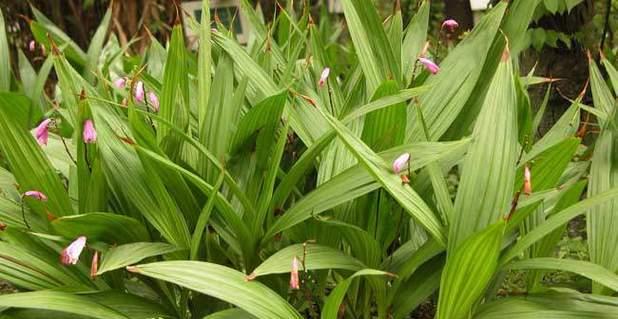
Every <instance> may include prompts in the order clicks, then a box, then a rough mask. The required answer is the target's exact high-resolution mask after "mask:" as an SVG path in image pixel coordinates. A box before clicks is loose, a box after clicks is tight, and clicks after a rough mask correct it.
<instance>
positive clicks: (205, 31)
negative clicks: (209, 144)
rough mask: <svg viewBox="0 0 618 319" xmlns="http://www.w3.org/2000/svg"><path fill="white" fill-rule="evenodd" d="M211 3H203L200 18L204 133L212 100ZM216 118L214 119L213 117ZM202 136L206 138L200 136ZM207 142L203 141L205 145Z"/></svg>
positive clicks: (199, 73)
mask: <svg viewBox="0 0 618 319" xmlns="http://www.w3.org/2000/svg"><path fill="white" fill-rule="evenodd" d="M210 28H211V21H210V1H208V0H203V1H202V16H201V17H200V48H199V52H198V56H197V82H198V84H197V85H198V88H197V99H198V103H199V104H198V127H199V131H200V132H203V131H204V130H206V129H207V127H206V126H205V124H206V117H207V116H208V113H209V112H208V104H209V103H208V99H209V98H210V85H211V70H210V69H211V65H212V56H211V43H210V38H211V36H210V32H211V31H210ZM213 118H214V117H213ZM200 136H206V135H203V134H200ZM205 141H206V140H202V143H204V144H205Z"/></svg>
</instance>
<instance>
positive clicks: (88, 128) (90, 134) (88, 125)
mask: <svg viewBox="0 0 618 319" xmlns="http://www.w3.org/2000/svg"><path fill="white" fill-rule="evenodd" d="M83 138H84V143H86V144H92V143H94V142H96V141H97V131H96V130H95V129H94V124H93V123H92V120H86V122H84V132H83Z"/></svg>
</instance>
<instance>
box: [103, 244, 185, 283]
mask: <svg viewBox="0 0 618 319" xmlns="http://www.w3.org/2000/svg"><path fill="white" fill-rule="evenodd" d="M177 250H178V248H176V247H175V246H172V245H170V244H166V243H150V242H148V243H131V244H126V245H120V246H116V247H112V248H110V249H109V250H107V251H106V252H104V253H103V255H102V256H101V262H100V264H99V269H98V271H97V275H101V274H103V273H106V272H108V271H111V270H116V269H120V268H124V267H126V266H130V265H133V264H136V263H138V262H140V261H142V260H143V259H146V258H149V257H153V256H159V255H165V254H168V253H171V252H174V251H177Z"/></svg>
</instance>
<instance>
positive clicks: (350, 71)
mask: <svg viewBox="0 0 618 319" xmlns="http://www.w3.org/2000/svg"><path fill="white" fill-rule="evenodd" d="M540 2H541V1H540V0H530V1H510V2H508V3H507V2H501V3H499V4H497V5H496V6H495V7H494V8H492V9H491V10H490V11H489V12H488V13H487V14H486V15H485V16H484V17H483V18H482V20H481V21H480V22H479V23H478V24H477V26H476V27H475V28H474V30H472V31H471V32H470V33H469V34H467V35H466V36H465V37H464V38H463V39H462V40H457V39H455V37H451V36H450V32H453V31H454V30H455V28H457V27H458V26H457V22H456V21H445V22H444V24H443V25H442V29H441V31H440V32H441V34H442V35H441V36H440V39H439V41H438V42H434V43H427V42H426V39H427V29H428V23H429V4H428V1H423V2H422V3H421V5H420V6H419V8H418V11H416V12H415V13H414V16H413V18H412V20H411V22H410V23H409V24H408V25H406V26H404V25H403V23H402V15H401V12H400V11H395V13H394V14H393V15H392V16H389V17H388V18H387V19H385V20H382V19H381V17H380V16H379V15H378V13H377V11H376V10H375V8H374V6H373V4H372V2H371V1H369V0H342V3H343V5H344V11H345V20H346V25H347V32H349V38H350V40H349V41H340V39H339V38H338V37H336V36H333V35H336V34H339V33H340V31H341V30H340V29H339V28H340V25H334V24H330V23H328V21H329V20H328V16H327V15H324V16H322V17H320V19H317V17H311V16H310V15H309V13H308V12H309V11H308V10H304V11H302V12H296V11H294V10H292V9H291V8H288V9H285V8H284V9H282V10H280V12H278V15H277V17H276V19H275V20H274V21H273V22H272V23H271V24H268V25H265V24H264V23H263V22H262V21H263V20H262V18H261V17H260V16H259V14H258V12H257V11H256V10H255V9H254V8H253V7H252V6H251V5H250V4H249V3H248V2H247V1H241V4H242V14H244V15H245V17H246V18H247V21H249V24H250V26H251V30H250V35H249V39H248V43H247V45H246V46H241V45H240V44H239V43H238V42H237V41H236V40H235V36H234V34H233V33H232V32H230V31H229V30H228V29H227V28H226V26H225V25H223V24H221V23H220V21H216V19H213V17H210V16H209V2H208V1H204V2H203V10H202V17H201V20H200V21H201V23H198V22H196V21H195V20H194V19H193V18H192V17H186V21H185V23H187V25H188V27H189V28H190V29H191V30H192V31H193V33H195V34H197V35H198V39H196V41H195V43H194V44H195V46H193V45H192V46H191V48H196V49H195V50H192V49H189V48H188V45H187V42H186V41H185V37H184V35H183V28H182V27H181V26H180V25H177V26H175V27H174V28H173V32H172V36H171V39H170V41H169V42H168V43H166V44H162V43H159V42H158V41H157V40H156V39H154V38H153V39H151V42H152V44H151V45H150V47H149V48H148V49H147V50H146V52H145V53H144V54H143V55H138V56H129V55H127V54H126V50H127V48H126V47H122V46H120V45H119V42H118V41H117V39H116V37H115V36H114V34H108V29H109V24H110V15H111V14H110V12H108V13H107V15H106V16H105V17H104V18H103V21H102V23H101V26H100V27H99V29H98V31H97V32H96V34H95V35H94V38H93V39H92V41H91V44H90V47H89V48H88V50H87V51H85V52H84V51H83V50H82V49H81V48H80V47H79V46H77V45H76V44H75V43H74V42H73V41H72V40H71V39H70V38H68V37H67V36H66V35H65V34H64V33H63V32H62V31H61V30H60V29H58V28H57V27H55V26H54V25H53V24H51V22H50V21H49V20H48V19H47V18H45V16H44V15H43V14H41V13H40V12H38V11H37V10H36V9H34V8H33V12H34V19H33V20H32V21H31V22H30V28H31V30H32V33H33V35H34V37H35V39H36V40H35V41H34V42H33V44H32V45H33V47H34V48H35V49H36V50H39V51H40V53H39V54H42V55H43V56H44V58H45V62H44V63H43V64H42V66H41V67H40V69H38V70H35V69H34V68H33V67H32V66H31V65H30V64H29V62H28V60H27V59H25V57H24V54H23V53H21V52H20V53H19V55H18V57H19V59H18V61H17V62H18V65H19V68H18V69H17V70H15V71H11V69H10V67H9V66H10V63H9V60H8V56H9V55H8V46H7V41H6V36H5V32H4V30H3V29H2V26H4V23H3V21H2V19H0V91H1V93H0V155H1V160H2V162H1V168H0V189H1V190H2V196H0V222H1V224H0V226H1V227H0V228H1V231H0V278H1V279H3V280H6V281H8V282H10V283H11V284H12V285H14V286H15V287H16V288H17V289H18V290H19V292H17V293H11V294H5V295H1V296H0V306H2V312H1V313H0V317H2V318H43V317H45V318H102V319H103V318H104V319H109V318H123V319H125V318H140V319H147V318H286V319H288V318H407V317H409V316H410V314H411V313H412V312H413V311H414V310H415V309H417V308H418V307H423V308H426V307H427V305H428V304H429V305H432V304H433V305H435V307H436V318H439V319H462V318H479V319H489V318H584V317H589V318H606V317H613V313H615V312H617V311H618V299H616V297H614V296H613V295H614V292H615V291H618V276H617V275H616V270H617V269H618V250H617V248H616V245H615V243H616V240H617V238H616V236H618V235H616V234H617V233H618V232H616V230H617V229H616V225H617V224H618V185H617V184H618V157H617V155H616V154H618V150H617V149H616V148H617V147H618V127H617V125H616V124H617V119H618V113H617V112H616V98H615V97H616V94H618V72H616V69H615V68H614V67H613V66H612V65H611V63H609V62H608V61H607V60H605V59H604V58H601V63H602V64H603V67H604V71H605V73H606V74H607V75H608V79H604V78H603V76H602V73H601V71H600V70H599V66H598V65H597V63H596V62H595V60H594V59H593V58H592V57H591V58H590V61H589V63H590V90H591V91H592V95H593V97H594V105H585V104H583V103H582V96H583V95H584V94H585V92H586V91H587V90H588V88H584V89H583V91H582V93H581V95H580V96H576V97H572V101H571V102H572V105H571V106H570V108H569V109H568V110H567V111H566V113H565V114H564V115H563V116H562V117H561V118H560V120H559V121H558V122H557V123H556V124H555V125H554V126H553V128H551V129H550V130H549V132H547V133H546V134H544V135H543V136H538V135H537V134H536V132H537V128H538V126H539V124H540V122H541V118H542V115H543V113H544V111H545V110H546V108H547V100H545V101H544V102H543V103H542V105H539V106H537V105H532V103H531V101H530V98H529V97H528V93H527V89H528V88H529V87H530V86H534V85H547V86H548V90H551V81H550V80H548V79H545V78H543V77H537V76H534V75H532V74H529V75H522V74H519V71H518V67H517V66H518V55H519V53H520V52H521V50H522V49H523V48H524V47H525V46H526V43H525V41H526V39H525V31H526V30H527V28H528V25H529V23H530V21H531V19H532V18H533V14H534V12H535V8H536V6H537V5H539V3H540ZM211 21H215V24H213V25H211ZM317 21H319V23H317ZM41 48H42V49H41ZM441 51H445V52H448V54H447V55H444V56H436V55H434V54H433V52H441ZM52 74H53V75H54V77H55V78H57V80H58V82H57V84H56V85H55V87H54V90H53V93H52V94H47V93H45V92H44V86H45V83H46V80H47V79H48V78H49V77H50V76H51V75H52ZM582 114H586V116H585V119H586V120H585V121H581V120H580V116H581V115H582ZM590 134H592V135H593V136H594V137H595V143H594V144H592V145H584V144H582V143H581V140H582V138H583V137H584V136H587V135H590ZM580 215H586V223H587V245H588V249H589V256H590V257H589V260H588V259H586V258H583V259H581V258H578V259H575V258H569V257H570V256H569V255H568V254H558V252H559V249H558V247H559V242H560V240H561V239H562V238H563V232H564V230H565V229H566V227H565V225H566V224H567V223H568V222H569V221H570V220H571V219H573V218H575V217H577V216H580ZM555 272H561V273H565V272H566V273H569V274H574V276H576V277H577V278H578V279H579V280H578V281H577V285H573V286H566V287H565V286H564V285H561V287H556V286H554V285H552V281H551V280H546V279H547V278H546V277H547V276H546V274H548V273H555ZM513 273H517V274H524V275H525V276H521V277H517V278H516V280H517V281H518V283H517V286H518V289H517V290H514V289H504V288H503V287H509V285H511V281H513V280H514V279H513V278H514V277H513V276H508V277H507V275H508V274H513ZM505 277H506V278H507V279H506V280H505ZM588 291H589V292H588ZM428 301H429V302H428Z"/></svg>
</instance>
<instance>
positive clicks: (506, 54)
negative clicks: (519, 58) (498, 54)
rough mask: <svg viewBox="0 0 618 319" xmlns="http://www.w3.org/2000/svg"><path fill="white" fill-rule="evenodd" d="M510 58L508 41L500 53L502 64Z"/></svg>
mask: <svg viewBox="0 0 618 319" xmlns="http://www.w3.org/2000/svg"><path fill="white" fill-rule="evenodd" d="M510 58H511V51H510V50H509V44H508V39H507V43H506V46H505V47H504V51H502V62H506V61H508V60H509V59H510Z"/></svg>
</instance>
